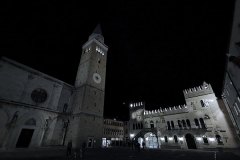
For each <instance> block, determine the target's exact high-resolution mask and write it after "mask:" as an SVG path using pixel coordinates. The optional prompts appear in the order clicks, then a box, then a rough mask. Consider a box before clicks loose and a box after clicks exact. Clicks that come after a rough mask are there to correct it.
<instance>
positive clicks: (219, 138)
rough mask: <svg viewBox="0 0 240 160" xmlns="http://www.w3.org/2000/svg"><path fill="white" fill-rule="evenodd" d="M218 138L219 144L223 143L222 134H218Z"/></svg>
mask: <svg viewBox="0 0 240 160" xmlns="http://www.w3.org/2000/svg"><path fill="white" fill-rule="evenodd" d="M216 139H217V142H218V144H223V141H222V137H221V136H220V135H216Z"/></svg>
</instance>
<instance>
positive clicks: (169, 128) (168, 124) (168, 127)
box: [167, 121, 171, 130]
mask: <svg viewBox="0 0 240 160" xmlns="http://www.w3.org/2000/svg"><path fill="white" fill-rule="evenodd" d="M167 129H168V130H171V126H170V122H169V121H167Z"/></svg>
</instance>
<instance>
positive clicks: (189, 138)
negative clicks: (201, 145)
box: [185, 133, 197, 149]
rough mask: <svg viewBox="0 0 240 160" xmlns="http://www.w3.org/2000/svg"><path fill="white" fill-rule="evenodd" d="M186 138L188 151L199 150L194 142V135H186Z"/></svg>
mask: <svg viewBox="0 0 240 160" xmlns="http://www.w3.org/2000/svg"><path fill="white" fill-rule="evenodd" d="M185 138H186V141H187V146H188V149H197V146H196V143H195V140H194V136H193V135H192V134H190V133H188V134H186V136H185Z"/></svg>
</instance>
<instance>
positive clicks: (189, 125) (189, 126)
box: [186, 119, 191, 128]
mask: <svg viewBox="0 0 240 160" xmlns="http://www.w3.org/2000/svg"><path fill="white" fill-rule="evenodd" d="M186 122H187V126H188V128H191V123H190V121H189V119H187V120H186Z"/></svg>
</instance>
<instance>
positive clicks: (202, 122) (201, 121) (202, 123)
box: [199, 118, 206, 129]
mask: <svg viewBox="0 0 240 160" xmlns="http://www.w3.org/2000/svg"><path fill="white" fill-rule="evenodd" d="M199 121H200V124H201V127H202V128H203V129H206V125H205V123H204V120H203V119H202V118H200V119H199Z"/></svg>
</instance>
